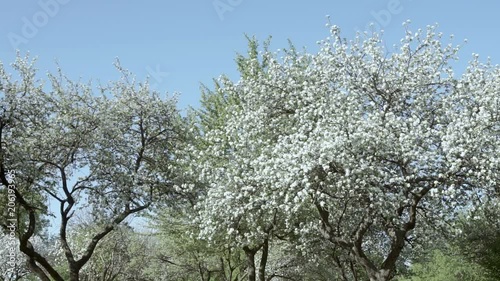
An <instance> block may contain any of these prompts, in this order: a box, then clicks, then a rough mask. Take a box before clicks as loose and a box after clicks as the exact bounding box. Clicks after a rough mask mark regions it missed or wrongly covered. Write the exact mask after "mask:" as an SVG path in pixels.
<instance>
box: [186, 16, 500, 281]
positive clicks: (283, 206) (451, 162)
mask: <svg viewBox="0 0 500 281" xmlns="http://www.w3.org/2000/svg"><path fill="white" fill-rule="evenodd" d="M330 30H331V33H330V37H328V38H327V39H325V40H324V41H321V42H320V47H321V48H320V50H319V51H318V53H316V54H309V53H299V52H297V51H295V50H294V49H293V48H292V49H291V50H287V51H284V52H281V53H271V52H269V51H267V49H266V50H265V51H264V52H263V53H261V54H260V56H259V57H258V58H256V57H254V58H250V59H249V60H248V61H247V65H246V67H247V69H246V70H247V71H248V72H247V73H246V74H245V75H242V78H241V80H240V81H238V82H237V83H232V82H230V81H228V80H227V79H222V80H221V81H220V83H221V85H222V86H221V88H220V89H218V91H220V92H221V93H224V95H225V96H227V97H233V98H234V97H237V98H235V100H237V101H238V102H234V103H232V104H228V107H229V109H226V110H227V114H226V116H225V118H226V119H225V123H224V124H222V125H221V126H218V127H216V128H207V129H206V130H205V131H204V132H203V135H202V136H201V137H200V138H201V139H202V140H203V142H204V143H205V147H204V148H203V150H202V151H197V153H193V155H197V159H196V161H197V164H196V165H198V166H197V167H196V168H197V171H199V180H200V181H202V182H205V183H206V184H207V185H208V190H207V192H206V194H205V195H204V196H203V200H202V201H201V202H200V203H199V204H198V215H197V217H198V220H199V222H200V224H201V233H200V236H201V237H203V238H206V239H207V240H209V241H217V242H218V243H221V242H224V243H229V244H234V245H239V246H240V247H257V246H258V245H261V244H262V243H264V241H267V240H266V239H269V240H272V239H275V238H274V237H275V235H277V236H279V237H280V238H283V239H284V237H285V236H286V237H288V238H289V239H296V240H295V241H296V243H298V244H297V246H298V248H300V245H299V244H303V243H307V241H305V240H304V239H301V238H304V237H321V239H322V240H324V241H326V242H328V243H329V245H331V247H338V248H340V249H342V250H343V251H344V252H345V253H347V254H349V255H350V256H352V257H354V260H355V262H356V263H357V264H358V265H359V266H360V267H362V268H363V269H364V270H365V271H366V274H367V276H368V277H369V278H370V280H388V279H389V278H391V274H393V270H394V267H395V264H396V261H397V259H398V257H399V256H400V254H401V251H402V250H403V248H404V247H405V246H406V245H407V242H408V241H410V240H416V241H418V240H419V239H421V238H422V237H419V236H418V235H417V234H415V233H417V232H415V230H416V229H418V230H422V231H423V230H429V231H430V230H437V229H440V230H446V231H452V230H453V229H452V228H453V221H454V219H455V218H456V212H457V211H459V210H464V209H467V208H473V207H474V205H475V204H476V203H477V202H479V201H478V200H486V198H487V195H488V194H490V193H491V192H493V191H494V189H495V188H496V189H498V182H499V177H500V173H499V164H500V149H499V147H500V146H499V145H500V112H499V106H500V98H499V96H500V95H499V90H500V69H499V68H498V67H495V66H492V65H490V64H488V63H481V62H480V60H479V58H478V56H473V58H472V60H471V61H470V62H469V64H468V65H467V68H466V69H465V70H464V71H461V70H460V71H458V70H457V72H458V73H460V74H457V73H455V72H454V71H453V70H452V67H451V63H452V62H454V61H455V60H456V59H457V53H458V49H459V48H458V47H457V46H454V45H452V44H446V43H444V41H445V40H444V39H443V36H442V34H440V33H437V31H436V29H435V27H432V26H429V27H427V28H426V29H425V30H417V31H414V32H413V31H410V30H409V29H408V27H407V26H406V25H405V34H404V37H403V39H402V40H401V41H400V42H399V44H397V45H394V46H393V47H387V46H386V42H384V41H383V39H382V36H381V35H380V34H368V33H365V34H358V36H357V37H356V38H355V39H353V40H351V41H349V40H346V39H343V38H342V37H341V35H340V29H339V28H338V27H336V26H330ZM462 72H463V73H462ZM193 150H194V151H193V152H196V149H194V148H193ZM418 233H421V232H418ZM367 245H378V247H377V248H376V250H375V249H373V247H370V249H371V250H370V251H367V249H368V247H367ZM257 248H258V247H257Z"/></svg>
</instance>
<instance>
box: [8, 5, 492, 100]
mask: <svg viewBox="0 0 500 281" xmlns="http://www.w3.org/2000/svg"><path fill="white" fill-rule="evenodd" d="M0 5H1V6H0V7H1V8H0V61H2V62H4V63H10V62H12V61H13V60H14V59H15V54H16V49H19V50H20V51H21V53H22V54H24V53H25V52H27V51H29V52H30V54H31V55H33V56H36V57H38V64H37V66H38V68H39V69H40V73H45V72H46V71H47V70H54V69H55V63H54V62H55V60H57V61H58V62H59V64H60V65H61V66H62V68H63V71H64V72H65V73H66V74H68V76H70V77H72V78H75V79H77V78H79V77H81V78H83V79H84V80H88V79H90V78H92V79H93V80H100V81H102V82H107V81H109V80H112V79H116V78H117V77H118V72H117V71H116V70H115V69H114V67H113V65H112V63H113V62H114V60H115V58H116V57H118V58H119V59H120V61H121V63H122V65H123V66H125V67H126V68H128V69H129V70H131V71H132V72H134V73H135V74H136V75H137V76H138V77H139V78H141V79H142V78H144V77H146V76H147V75H149V76H151V81H152V84H154V85H155V88H157V89H158V90H160V91H161V92H169V93H173V92H180V97H179V100H180V102H179V106H180V107H181V108H184V107H186V106H187V105H193V106H197V105H198V99H199V96H200V91H199V85H200V83H205V84H208V85H211V80H212V78H214V77H217V76H219V75H221V74H226V75H229V76H230V77H231V78H233V79H235V80H236V79H237V78H238V73H237V72H236V66H235V63H234V58H235V55H236V53H244V52H245V51H246V39H245V37H244V34H245V33H246V34H248V35H255V36H256V37H257V38H258V39H260V40H264V39H266V38H267V37H268V36H269V35H271V36H272V37H273V40H272V45H271V47H272V49H278V48H283V47H287V39H291V40H292V42H293V43H294V44H295V45H296V46H297V47H303V46H306V47H308V49H309V50H314V49H315V47H316V41H318V40H321V39H323V38H325V37H326V36H328V30H327V28H325V23H326V22H327V20H326V15H330V18H331V22H332V23H333V24H336V25H339V26H340V27H341V28H342V30H343V33H344V36H346V37H351V38H352V37H353V35H354V32H355V30H364V29H366V27H367V26H368V24H369V23H370V22H373V23H375V26H376V28H382V29H384V30H385V38H387V40H388V41H394V42H396V40H398V39H399V38H400V37H401V36H402V35H403V28H402V26H401V23H402V22H403V21H405V20H408V19H410V20H411V21H412V25H411V26H412V28H414V29H417V28H421V27H425V26H426V25H428V24H434V23H436V22H437V23H439V26H440V28H439V30H440V31H442V32H444V33H445V34H454V35H455V38H456V39H455V40H456V42H457V43H460V44H461V43H462V40H463V39H466V38H467V39H468V42H469V43H468V44H467V45H466V46H465V47H464V48H463V50H462V52H461V59H462V61H463V62H466V61H467V60H469V59H470V57H471V53H473V52H475V53H479V54H480V55H481V56H482V57H483V58H486V57H488V56H490V57H492V60H493V62H494V63H498V62H499V61H500V51H499V50H500V48H499V45H500V37H499V36H498V29H499V27H500V16H498V11H500V1H474V2H473V1H430V0H422V1H417V0H359V1H333V0H329V1H327V0H315V1H307V2H306V1H284V0H275V1H263V0H177V1H171V0H166V1H159V0H156V1H153V0H151V1H124V0H121V1H118V0H108V1H102V0H101V1H96V0H87V1H81V0H80V1H78V0H30V1H28V0H16V1H2V2H1V4H0Z"/></svg>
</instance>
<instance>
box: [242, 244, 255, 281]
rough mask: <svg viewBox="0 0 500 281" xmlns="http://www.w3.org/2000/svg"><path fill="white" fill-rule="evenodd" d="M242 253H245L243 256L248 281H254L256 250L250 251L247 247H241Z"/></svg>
mask: <svg viewBox="0 0 500 281" xmlns="http://www.w3.org/2000/svg"><path fill="white" fill-rule="evenodd" d="M243 251H245V255H246V256H247V272H248V281H256V280H257V273H256V268H255V253H256V252H257V250H255V249H250V248H249V247H247V246H245V247H243Z"/></svg>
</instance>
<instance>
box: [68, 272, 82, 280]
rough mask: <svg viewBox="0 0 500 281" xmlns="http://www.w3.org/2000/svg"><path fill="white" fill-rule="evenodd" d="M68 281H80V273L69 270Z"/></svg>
mask: <svg viewBox="0 0 500 281" xmlns="http://www.w3.org/2000/svg"><path fill="white" fill-rule="evenodd" d="M69 280H70V281H79V280H80V271H79V270H71V271H70V273H69Z"/></svg>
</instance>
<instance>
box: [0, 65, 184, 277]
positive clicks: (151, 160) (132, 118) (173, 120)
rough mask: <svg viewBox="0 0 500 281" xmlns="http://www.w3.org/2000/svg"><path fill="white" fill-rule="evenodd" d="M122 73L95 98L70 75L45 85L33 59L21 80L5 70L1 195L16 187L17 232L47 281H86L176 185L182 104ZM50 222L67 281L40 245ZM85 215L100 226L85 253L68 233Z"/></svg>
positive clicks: (0, 90)
mask: <svg viewBox="0 0 500 281" xmlns="http://www.w3.org/2000/svg"><path fill="white" fill-rule="evenodd" d="M116 66H117V68H118V70H120V72H121V73H122V78H121V80H119V81H117V82H114V83H111V84H110V85H109V86H105V87H101V88H100V90H101V92H102V94H95V93H94V90H95V88H94V87H93V86H91V85H88V84H83V83H80V82H73V81H71V80H69V79H68V78H66V77H65V76H64V75H63V74H62V73H61V72H59V73H57V74H55V75H52V74H49V76H48V85H45V84H44V83H43V81H41V80H40V81H39V80H37V75H36V69H35V66H34V61H33V60H31V59H29V58H28V57H25V58H22V57H18V59H17V60H16V62H15V63H14V64H12V69H13V70H15V71H17V73H16V75H17V79H16V78H14V77H13V76H12V75H11V74H9V71H8V70H7V69H6V67H4V66H3V65H2V64H0V94H1V96H0V137H1V146H0V180H1V182H2V185H3V187H2V189H1V190H0V191H1V192H2V193H5V194H6V192H7V187H8V186H15V188H13V189H12V190H13V191H14V193H15V194H14V195H15V196H14V198H15V203H16V208H15V209H16V211H15V212H13V213H14V215H15V219H16V221H17V222H16V227H15V228H14V230H15V233H16V236H17V237H18V239H19V248H20V251H21V252H22V253H24V254H25V255H26V258H27V261H28V264H29V268H30V270H31V271H32V272H33V273H35V274H36V275H37V276H38V277H39V278H40V280H75V281H76V280H79V272H80V270H81V269H82V267H83V266H84V265H85V264H86V263H87V262H88V261H89V259H90V258H91V256H92V254H93V252H94V251H95V249H96V247H98V243H99V241H101V240H102V239H103V238H104V237H106V235H108V234H109V233H110V232H112V231H113V230H114V229H115V228H116V227H117V225H118V224H120V223H122V222H123V221H124V220H125V219H126V218H127V217H129V216H131V215H134V214H136V213H138V212H140V211H142V210H146V209H147V208H149V207H150V206H151V205H152V204H153V203H154V202H155V201H156V200H157V199H158V198H160V196H161V195H162V194H164V192H165V191H166V190H168V188H169V187H170V185H171V182H170V180H171V178H169V172H168V167H169V161H170V160H171V158H172V157H171V156H172V154H171V152H172V149H173V147H174V146H175V144H176V142H177V139H178V138H177V132H176V130H175V128H176V124H177V122H178V120H179V119H178V113H177V110H176V108H175V100H174V99H162V98H161V97H160V95H159V94H158V93H156V92H152V91H150V89H149V87H148V83H137V82H136V81H135V79H134V78H133V77H132V75H131V74H130V73H129V72H128V71H127V70H125V69H123V68H121V66H120V65H119V64H118V63H117V64H116ZM10 171H15V172H14V175H15V176H12V175H8V173H10ZM9 192H10V191H9ZM3 197H4V196H3ZM5 197H6V196H5ZM54 204H55V205H56V206H57V207H56V208H49V205H54ZM48 215H52V216H54V217H55V221H56V222H57V226H58V232H57V240H58V241H59V243H60V245H61V250H62V252H63V253H64V255H63V256H64V259H65V260H64V261H63V265H64V263H65V266H64V272H68V275H69V276H67V277H64V276H63V273H62V272H63V271H61V270H58V267H61V266H63V265H61V264H54V263H53V262H51V261H50V260H48V259H47V257H46V256H44V254H43V251H42V250H43V249H40V248H39V247H36V245H35V244H34V243H33V239H34V238H35V237H36V235H37V234H38V233H43V227H44V226H45V225H46V224H43V223H42V222H43V221H42V219H44V218H47V216H48ZM81 215H85V216H90V217H91V218H92V220H93V222H94V223H95V225H96V227H95V228H94V229H93V230H89V231H91V233H88V234H87V237H88V239H87V241H85V243H84V244H85V246H84V247H80V248H76V247H74V243H73V242H72V241H71V239H70V237H69V235H68V233H69V231H70V230H71V229H72V228H74V224H73V222H74V221H75V220H74V217H75V216H81ZM4 218H6V217H4ZM5 225H6V220H2V226H5Z"/></svg>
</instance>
